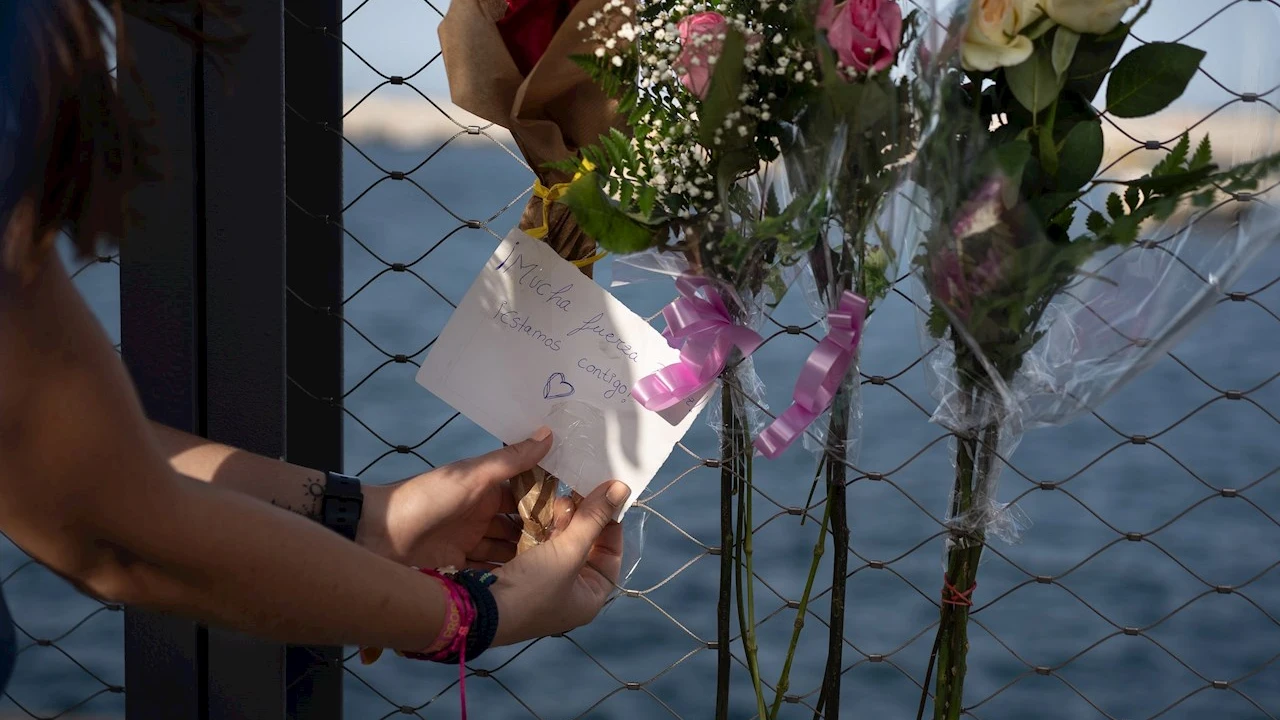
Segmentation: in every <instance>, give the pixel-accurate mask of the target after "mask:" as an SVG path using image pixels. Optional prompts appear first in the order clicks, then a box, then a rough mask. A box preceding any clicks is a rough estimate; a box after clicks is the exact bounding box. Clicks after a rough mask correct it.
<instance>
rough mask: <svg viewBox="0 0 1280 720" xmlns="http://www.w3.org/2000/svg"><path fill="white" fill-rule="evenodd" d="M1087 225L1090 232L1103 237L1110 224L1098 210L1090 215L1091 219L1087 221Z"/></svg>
mask: <svg viewBox="0 0 1280 720" xmlns="http://www.w3.org/2000/svg"><path fill="white" fill-rule="evenodd" d="M1085 225H1086V226H1087V227H1088V228H1089V232H1091V233H1093V234H1094V235H1101V234H1102V233H1103V231H1104V230H1106V229H1107V227H1108V226H1109V225H1110V223H1108V222H1107V218H1106V216H1104V215H1103V214H1102V213H1100V212H1098V211H1097V210H1094V211H1093V212H1091V213H1089V219H1088V220H1086V221H1085Z"/></svg>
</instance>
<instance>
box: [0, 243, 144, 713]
mask: <svg viewBox="0 0 1280 720" xmlns="http://www.w3.org/2000/svg"><path fill="white" fill-rule="evenodd" d="M64 260H65V261H66V262H67V269H68V271H69V272H70V273H71V275H72V278H73V280H74V282H75V285H76V287H77V288H78V289H79V290H80V292H81V293H82V294H83V295H84V296H85V297H86V298H87V299H89V301H90V305H91V306H92V307H93V310H94V313H95V314H96V315H97V317H98V319H99V321H100V322H101V323H102V325H103V327H104V328H106V330H107V334H108V337H110V338H111V341H112V342H113V343H117V345H116V349H117V350H119V345H118V343H119V341H120V262H119V257H118V255H115V254H104V255H102V256H101V257H98V258H96V259H92V260H89V261H82V260H75V259H72V258H70V257H66V256H64ZM0 588H3V590H4V595H5V598H6V600H7V601H8V603H9V609H10V610H11V611H12V613H13V620H14V624H15V625H16V626H17V635H18V663H17V666H16V667H15V669H14V674H13V679H12V680H11V681H10V683H9V687H8V688H7V689H6V691H5V693H4V697H3V699H2V700H0V717H28V716H29V717H36V718H59V717H64V716H72V717H86V716H97V717H123V716H124V613H123V612H122V608H121V607H120V606H118V605H108V604H104V603H101V602H98V601H97V600H94V599H92V598H87V597H85V596H83V595H81V594H79V593H78V592H76V590H75V589H74V588H73V587H72V586H71V585H70V584H68V583H67V582H66V581H64V580H62V579H61V578H59V577H58V576H57V575H55V574H53V573H52V572H50V571H49V570H48V569H46V568H45V567H44V566H42V565H40V564H39V563H37V562H36V561H35V560H32V559H31V558H30V557H29V556H28V555H27V554H26V553H24V552H22V550H21V549H19V548H18V547H17V546H15V545H14V544H13V543H11V542H9V539H8V538H7V537H3V536H0Z"/></svg>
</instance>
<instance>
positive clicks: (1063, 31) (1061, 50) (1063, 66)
mask: <svg viewBox="0 0 1280 720" xmlns="http://www.w3.org/2000/svg"><path fill="white" fill-rule="evenodd" d="M1079 46H1080V34H1079V33H1077V32H1075V31H1074V30H1068V29H1067V28H1065V27H1059V28H1058V32H1056V33H1054V36H1053V53H1052V55H1051V57H1052V59H1053V71H1054V72H1056V73H1057V74H1058V77H1059V78H1061V77H1062V76H1064V75H1065V74H1066V72H1067V70H1069V69H1070V68H1071V61H1072V60H1074V59H1075V57H1076V48H1077V47H1079Z"/></svg>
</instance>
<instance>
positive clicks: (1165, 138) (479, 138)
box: [343, 93, 1280, 175]
mask: <svg viewBox="0 0 1280 720" xmlns="http://www.w3.org/2000/svg"><path fill="white" fill-rule="evenodd" d="M1232 107H1233V108H1240V109H1247V108H1249V107H1250V106H1247V105H1243V104H1240V105H1236V106H1232ZM343 109H344V112H345V113H346V114H347V115H346V119H345V121H344V128H343V134H344V136H345V137H346V138H347V139H348V140H351V141H353V142H377V143H385V144H390V145H394V146H397V147H400V148H405V149H417V148H421V147H424V146H430V145H435V144H440V143H443V142H446V141H451V142H467V143H470V142H479V143H490V142H493V141H497V142H498V143H501V144H503V145H505V146H507V147H508V148H512V149H514V147H515V143H514V141H513V140H512V137H511V133H509V132H507V130H506V129H505V128H502V127H499V126H497V125H494V124H493V123H490V122H489V121H487V120H484V119H481V118H478V117H476V116H475V115H472V114H471V113H469V112H467V111H465V110H463V109H461V108H459V107H458V106H456V105H454V104H452V103H451V102H449V101H447V100H444V99H435V98H432V99H431V100H427V99H424V98H423V97H421V96H418V95H408V96H398V95H388V94H381V95H379V94H378V93H375V94H373V95H370V96H368V97H363V96H358V95H353V96H348V97H346V98H345V99H344V101H343ZM1211 112H1213V110H1212V109H1206V110H1204V111H1202V112H1182V113H1163V114H1161V115H1156V116H1154V117H1151V118H1139V119H1134V120H1117V121H1104V122H1103V131H1104V136H1105V137H1106V145H1107V148H1108V152H1107V158H1106V160H1105V161H1104V163H1103V167H1106V166H1107V165H1110V164H1112V163H1117V164H1116V168H1115V169H1116V170H1117V171H1118V172H1120V173H1123V174H1126V175H1128V174H1129V173H1133V172H1138V173H1139V174H1140V172H1142V171H1145V170H1146V169H1149V168H1150V166H1151V165H1152V164H1154V162H1156V161H1158V160H1159V158H1160V157H1163V153H1162V152H1161V151H1160V150H1154V149H1153V150H1146V149H1144V148H1143V147H1142V145H1141V144H1140V143H1141V142H1142V141H1144V140H1155V141H1159V142H1161V143H1164V144H1165V145H1170V144H1172V143H1171V141H1176V140H1177V138H1178V136H1179V135H1181V134H1182V133H1183V132H1185V131H1187V129H1188V128H1190V129H1191V137H1192V141H1193V147H1194V143H1195V142H1198V140H1199V138H1201V137H1203V136H1204V135H1205V134H1206V133H1207V134H1209V135H1210V137H1211V138H1212V140H1213V142H1214V155H1215V156H1216V157H1218V158H1220V159H1222V160H1223V162H1224V164H1225V163H1226V162H1228V161H1234V158H1237V157H1243V156H1248V155H1259V154H1263V153H1265V152H1267V151H1271V152H1274V151H1276V150H1280V132H1277V130H1276V128H1275V126H1274V123H1275V120H1274V116H1271V117H1263V116H1262V115H1261V114H1259V115H1258V116H1257V117H1256V118H1253V119H1250V120H1237V121H1233V120H1231V119H1230V115H1231V110H1227V111H1223V112H1218V113H1215V114H1212V115H1210V114H1209V113H1211ZM1113 122H1114V124H1113ZM1117 126H1118V127H1117ZM1250 145H1255V146H1256V147H1250ZM1250 151H1252V152H1250ZM1155 153H1160V154H1159V155H1155ZM1152 158H1154V160H1152ZM1148 160H1150V161H1148Z"/></svg>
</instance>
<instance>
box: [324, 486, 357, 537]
mask: <svg viewBox="0 0 1280 720" xmlns="http://www.w3.org/2000/svg"><path fill="white" fill-rule="evenodd" d="M363 509H364V493H363V492H361V491H360V481H359V480H358V479H356V478H353V477H351V476H349V475H342V474H340V473H335V472H330V473H325V477H324V497H323V498H321V500H320V523H321V524H322V525H324V526H325V527H327V528H329V529H330V530H332V531H334V532H336V533H338V534H339V535H341V536H343V537H345V538H346V539H348V540H351V541H354V540H355V539H356V528H358V527H359V526H360V512H361V510H363Z"/></svg>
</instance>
